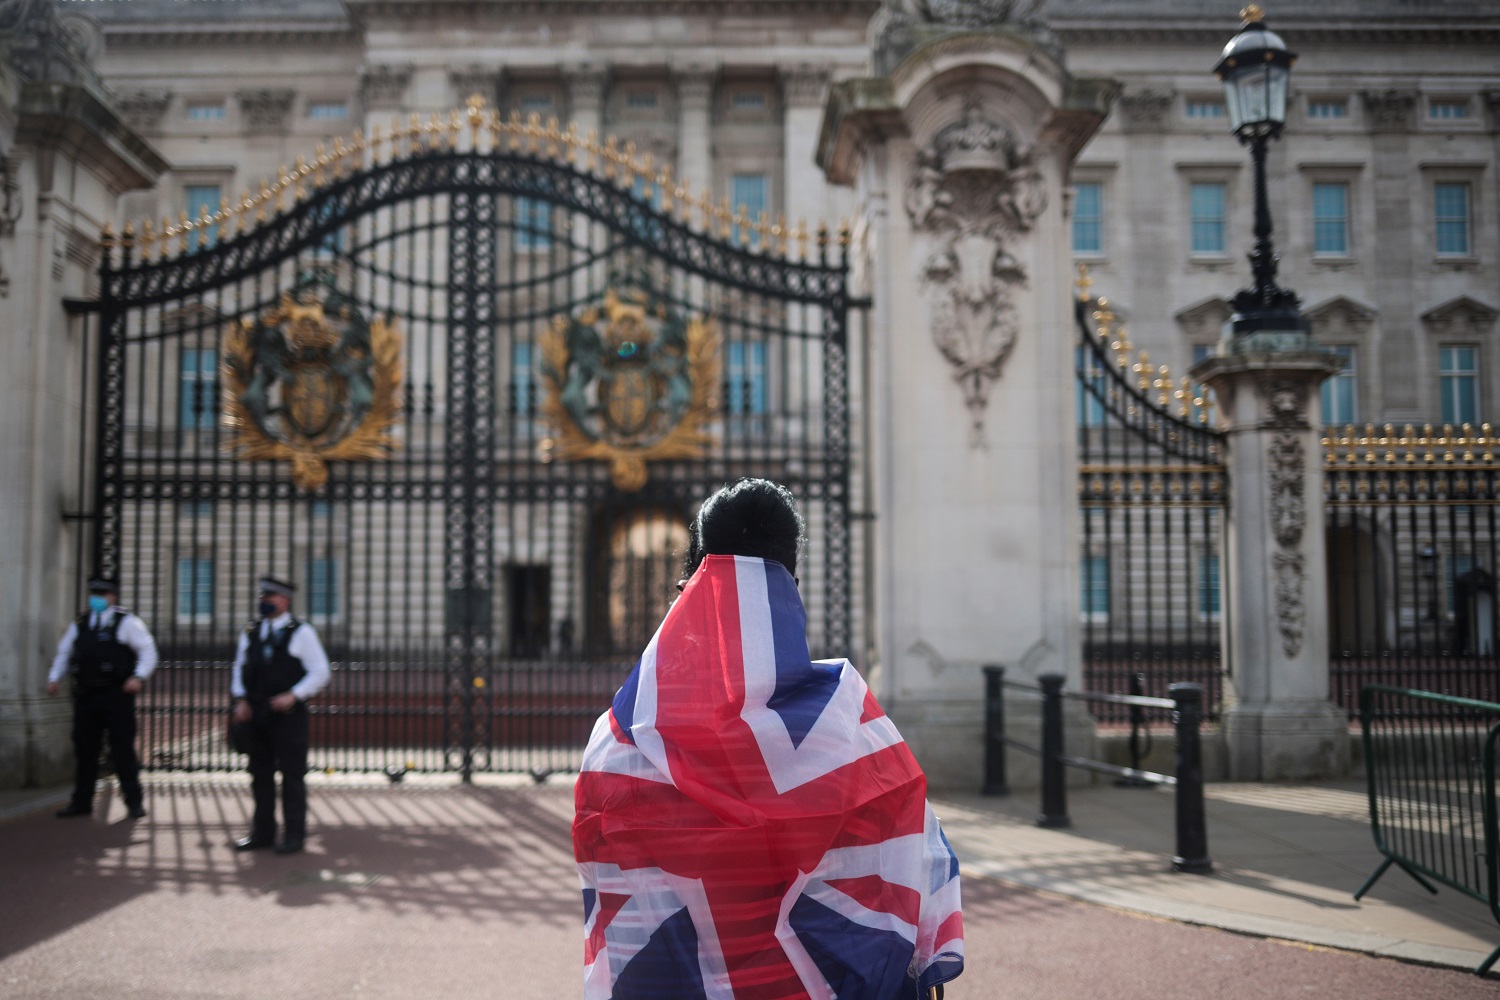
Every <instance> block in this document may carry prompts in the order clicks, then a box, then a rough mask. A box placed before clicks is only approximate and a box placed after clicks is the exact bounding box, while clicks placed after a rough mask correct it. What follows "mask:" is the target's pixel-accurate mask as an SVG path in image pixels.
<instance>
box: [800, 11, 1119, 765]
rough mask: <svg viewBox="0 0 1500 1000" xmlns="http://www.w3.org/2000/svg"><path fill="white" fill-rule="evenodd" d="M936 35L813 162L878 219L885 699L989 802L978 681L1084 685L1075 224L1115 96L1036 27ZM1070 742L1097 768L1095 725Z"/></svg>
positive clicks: (876, 453)
mask: <svg viewBox="0 0 1500 1000" xmlns="http://www.w3.org/2000/svg"><path fill="white" fill-rule="evenodd" d="M922 31H923V32H924V33H925V34H923V38H925V39H927V40H926V41H924V42H923V43H922V44H919V45H918V46H917V47H916V49H915V50H914V51H911V52H909V53H908V54H906V55H904V56H903V57H902V58H900V59H895V60H891V64H892V65H893V67H894V68H893V69H892V72H891V73H890V75H889V76H885V77H875V78H867V79H856V80H850V81H845V82H841V83H838V84H835V85H834V86H833V87H832V88H831V91H830V95H829V99H828V106H827V109H826V111H825V113H824V119H823V126H822V130H821V135H820V137H819V148H818V161H819V164H820V166H822V167H823V169H824V170H825V172H826V173H827V174H828V177H829V179H830V180H831V181H833V182H834V183H839V184H849V185H852V186H853V187H854V188H855V190H856V194H857V198H858V202H859V204H860V205H861V207H862V211H865V212H867V213H868V214H867V217H866V219H865V220H864V222H863V225H862V226H859V227H857V228H860V229H863V228H865V227H868V228H869V235H870V238H869V239H868V240H867V242H866V245H867V246H868V248H869V249H868V251H867V253H868V255H869V258H868V260H866V261H865V262H864V264H863V266H864V267H866V268H867V269H868V273H869V276H870V286H871V291H872V296H873V299H874V308H873V310H872V312H871V322H872V327H873V328H872V330H871V331H870V334H869V336H870V343H869V344H868V345H867V346H868V349H869V353H870V356H871V359H872V366H873V369H872V372H871V377H870V383H869V384H870V399H869V404H868V405H869V409H870V411H871V413H872V414H873V415H874V418H873V420H872V421H871V423H872V427H871V430H870V434H871V440H870V441H869V443H868V448H869V453H870V455H871V456H872V459H871V468H870V476H871V490H870V493H871V503H872V506H873V510H872V511H871V515H872V516H873V517H874V518H875V529H874V532H873V552H872V553H871V554H870V555H871V558H872V559H873V561H874V564H875V572H874V576H875V588H876V592H877V597H876V602H875V603H876V608H875V620H876V621H877V622H878V626H877V632H876V637H875V647H876V652H875V662H874V663H873V664H870V665H869V668H870V669H871V670H872V672H873V673H874V675H875V676H874V678H873V681H874V683H873V686H874V688H875V690H876V692H877V695H878V696H879V697H880V699H881V701H882V704H883V705H884V707H885V709H886V711H887V712H888V713H890V715H891V716H892V717H893V718H894V719H895V721H896V722H897V724H898V725H899V726H900V728H901V731H902V733H903V735H904V736H905V737H906V739H907V742H908V743H909V744H910V745H911V747H912V749H913V751H914V752H915V753H916V755H917V758H918V760H920V761H921V763H922V766H923V768H924V769H925V770H926V772H927V775H928V779H929V781H930V782H931V783H932V784H933V785H934V786H935V787H949V788H961V787H969V788H973V787H977V783H978V781H979V780H980V773H979V766H980V762H981V761H982V759H983V756H982V739H981V733H982V722H983V719H982V716H983V712H982V708H983V700H984V699H983V696H982V692H983V677H982V674H981V671H980V667H981V666H982V665H983V664H985V663H1004V664H1007V665H1008V666H1009V667H1010V668H1011V669H1010V672H1009V674H1008V676H1009V677H1012V678H1016V679H1020V680H1026V679H1034V678H1035V677H1036V676H1038V675H1040V674H1044V673H1059V674H1064V675H1066V676H1068V677H1070V678H1072V679H1073V680H1074V682H1075V683H1076V682H1077V680H1078V678H1079V677H1080V675H1081V672H1082V664H1081V662H1080V639H1079V593H1078V527H1077V521H1078V516H1077V500H1076V497H1077V468H1076V457H1075V456H1076V433H1075V429H1074V421H1075V414H1074V406H1075V403H1074V386H1073V382H1074V376H1073V364H1072V354H1073V345H1074V343H1075V336H1074V325H1073V319H1072V313H1071V304H1072V293H1071V289H1070V287H1069V282H1070V280H1071V276H1072V268H1071V266H1070V264H1071V260H1070V254H1071V251H1070V245H1069V240H1068V232H1067V227H1066V224H1065V221H1064V219H1063V213H1062V204H1063V190H1064V187H1065V185H1066V181H1067V177H1068V174H1069V170H1070V168H1071V166H1072V162H1073V160H1074V158H1075V157H1076V156H1077V154H1078V151H1079V150H1080V149H1081V148H1082V146H1083V145H1084V143H1085V142H1087V141H1088V139H1089V138H1090V137H1091V136H1092V135H1093V133H1094V132H1095V131H1096V130H1097V128H1098V126H1099V124H1100V123H1101V122H1102V121H1103V118H1104V114H1105V113H1106V111H1107V109H1108V107H1109V103H1110V101H1111V100H1112V99H1113V96H1114V93H1115V88H1114V86H1113V85H1112V84H1109V83H1108V82H1106V81H1087V80H1076V79H1074V78H1072V77H1071V76H1069V74H1068V73H1067V72H1066V71H1065V70H1064V68H1063V66H1062V64H1061V61H1060V60H1059V59H1058V58H1057V54H1056V53H1055V52H1053V51H1051V50H1049V49H1048V48H1047V46H1046V45H1045V43H1044V42H1043V41H1039V40H1038V39H1037V38H1036V37H1035V36H1033V35H1032V34H1031V33H1030V32H1029V31H1028V30H1026V29H1024V28H1022V27H1020V26H1014V25H1008V26H1005V27H1003V28H1000V29H997V30H976V29H974V28H973V27H972V26H967V25H966V26H954V27H953V28H952V29H949V28H947V27H946V26H937V27H934V28H932V29H927V28H925V27H924V28H923V29H922ZM878 64H880V63H879V61H878V60H877V65H878ZM887 205H888V206H889V209H888V210H884V206H887ZM1021 721H1022V720H1021V719H1019V718H1018V719H1017V722H1016V724H1015V725H1014V726H1013V729H1014V730H1015V731H1016V732H1018V733H1019V732H1022V731H1023V730H1022V725H1021ZM1026 721H1028V722H1029V724H1030V727H1031V732H1032V733H1033V734H1034V733H1035V732H1036V729H1037V725H1038V723H1037V718H1036V712H1035V706H1034V705H1033V706H1030V711H1029V712H1028V713H1027V719H1026ZM1069 729H1070V737H1071V740H1070V745H1071V746H1072V747H1073V748H1074V749H1075V750H1076V751H1077V752H1082V753H1087V752H1089V750H1090V749H1091V743H1090V740H1091V738H1092V726H1091V724H1090V723H1089V721H1088V718H1087V713H1086V711H1085V710H1084V709H1083V708H1082V707H1081V706H1080V707H1077V709H1076V711H1073V712H1070V722H1069Z"/></svg>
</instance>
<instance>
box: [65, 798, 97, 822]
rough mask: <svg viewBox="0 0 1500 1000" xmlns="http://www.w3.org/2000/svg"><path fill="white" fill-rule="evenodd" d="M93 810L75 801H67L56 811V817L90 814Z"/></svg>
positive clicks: (68, 817)
mask: <svg viewBox="0 0 1500 1000" xmlns="http://www.w3.org/2000/svg"><path fill="white" fill-rule="evenodd" d="M93 814H94V810H92V809H87V808H85V807H83V806H81V805H79V804H78V803H76V802H69V803H68V804H67V805H65V806H63V807H62V808H61V809H59V810H58V811H57V818H58V819H72V818H73V817H74V816H92V815H93Z"/></svg>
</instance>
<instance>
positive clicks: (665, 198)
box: [656, 163, 673, 213]
mask: <svg viewBox="0 0 1500 1000" xmlns="http://www.w3.org/2000/svg"><path fill="white" fill-rule="evenodd" d="M656 189H657V190H658V191H660V192H661V204H660V205H659V206H658V207H659V208H660V209H661V210H662V211H663V212H668V213H670V212H671V211H672V205H673V202H672V190H673V189H672V164H670V163H663V164H662V165H661V170H659V171H657V174H656Z"/></svg>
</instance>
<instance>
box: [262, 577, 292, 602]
mask: <svg viewBox="0 0 1500 1000" xmlns="http://www.w3.org/2000/svg"><path fill="white" fill-rule="evenodd" d="M260 592H261V593H262V594H280V595H281V596H282V597H285V598H287V599H288V600H290V599H291V597H292V595H293V594H295V593H296V592H297V585H296V584H295V583H287V582H286V581H285V580H278V579H276V578H275V577H274V576H263V577H261V578H260Z"/></svg>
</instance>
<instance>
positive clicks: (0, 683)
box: [0, 4, 167, 788]
mask: <svg viewBox="0 0 1500 1000" xmlns="http://www.w3.org/2000/svg"><path fill="white" fill-rule="evenodd" d="M53 16H55V15H54V14H53V13H52V8H51V5H47V4H40V5H34V6H33V7H32V8H31V9H30V10H29V11H27V12H25V15H24V17H23V18H22V19H21V20H20V22H19V23H14V24H12V25H11V26H10V27H11V28H12V29H13V33H11V34H7V35H4V36H0V52H4V53H5V54H6V59H5V61H4V62H3V63H0V157H3V164H4V165H3V169H0V180H3V204H4V208H5V210H4V212H3V213H0V330H3V331H4V333H3V335H0V469H4V470H5V475H4V476H0V567H4V572H0V788H17V787H26V786H43V785H50V784H57V783H61V782H65V781H67V780H69V778H70V777H71V774H72V747H71V744H70V741H69V725H70V721H71V716H72V704H71V702H70V700H69V699H67V698H63V697H59V698H48V697H46V695H45V694H44V687H45V684H46V677H47V668H48V666H49V665H50V664H51V660H52V654H53V652H54V651H55V649H56V646H57V640H58V637H59V636H60V635H61V634H62V631H63V629H64V628H65V627H66V625H67V622H68V620H69V618H70V617H71V616H72V615H74V614H76V612H77V606H76V604H75V601H77V600H78V599H79V597H80V588H79V581H80V579H81V578H82V576H83V575H84V574H86V573H88V572H90V571H91V570H92V567H90V566H80V565H78V562H77V558H76V556H77V554H78V553H80V552H84V553H87V544H86V543H87V541H88V538H87V536H86V535H80V532H85V531H86V528H85V526H84V525H83V524H82V523H81V522H77V521H69V520H66V519H65V514H66V513H67V512H72V511H84V510H87V509H88V508H89V506H90V502H91V500H92V498H91V497H89V496H86V495H85V494H84V484H83V483H81V482H79V479H78V455H79V451H80V449H81V448H82V447H83V443H84V439H85V435H86V434H87V432H88V430H89V428H86V427H84V393H85V386H84V385H83V384H82V380H81V379H80V378H79V373H80V372H81V371H82V370H83V351H84V349H85V347H86V340H85V338H84V336H83V332H84V324H83V321H82V320H80V319H77V318H73V317H69V316H68V315H67V313H66V311H65V310H64V306H63V303H64V301H65V300H66V299H69V298H85V297H89V296H91V295H92V293H93V285H94V283H95V282H94V274H95V271H96V268H97V264H98V252H99V241H98V237H99V232H100V229H101V227H102V226H103V225H104V223H105V222H107V221H110V220H112V219H113V218H114V217H115V214H116V206H117V201H118V198H119V196H120V195H121V194H122V193H123V192H125V191H129V190H134V189H138V188H144V187H148V186H150V185H151V184H152V183H154V182H155V181H156V179H157V177H159V176H160V175H161V173H162V172H164V171H165V170H166V169H167V163H166V161H165V160H163V159H162V158H161V157H160V156H159V155H158V154H157V153H156V152H155V151H154V150H152V149H151V147H150V146H148V145H147V144H146V143H145V141H144V140H142V139H141V138H140V137H139V136H138V135H137V134H136V133H135V132H133V131H131V130H130V128H129V127H127V126H126V125H124V124H123V123H122V122H121V121H120V119H119V117H118V116H117V115H116V114H115V112H114V111H113V110H112V108H111V107H110V106H109V105H108V104H107V103H106V101H105V99H104V96H103V90H102V88H101V87H99V85H98V82H97V79H96V78H94V76H93V74H92V72H91V71H90V70H89V68H88V66H87V63H86V62H85V61H84V60H85V59H86V56H87V54H86V53H81V52H77V51H74V50H73V49H71V48H68V47H67V36H65V35H63V34H62V33H60V32H58V31H57V30H56V26H55V25H49V24H48V21H49V19H50V18H51V17H53ZM84 558H87V555H86V554H85V556H84ZM124 596H127V597H128V596H129V595H124Z"/></svg>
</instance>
